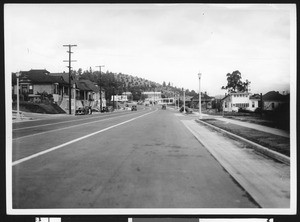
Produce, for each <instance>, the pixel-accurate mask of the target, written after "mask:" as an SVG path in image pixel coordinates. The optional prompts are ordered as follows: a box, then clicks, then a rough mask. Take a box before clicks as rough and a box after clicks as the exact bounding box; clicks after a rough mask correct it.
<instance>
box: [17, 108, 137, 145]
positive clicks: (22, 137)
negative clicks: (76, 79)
mask: <svg viewBox="0 0 300 222" xmlns="http://www.w3.org/2000/svg"><path fill="white" fill-rule="evenodd" d="M133 114H135V113H129V114H126V115H120V116H113V117H111V118H107V119H100V120H97V121H93V122H87V123H82V124H77V125H73V126H67V127H63V128H59V129H53V130H47V131H44V132H40V133H34V134H30V135H26V136H20V137H17V138H13V139H12V140H19V139H24V138H27V137H31V136H37V135H41V134H45V133H49V132H53V131H59V130H65V129H70V128H73V127H77V126H83V125H87V124H91V123H98V122H102V121H105V120H110V119H113V118H118V117H124V116H129V115H133ZM89 119H91V118H88V120H89ZM93 119H94V118H93ZM83 120H84V119H83ZM53 125H54V124H53Z"/></svg>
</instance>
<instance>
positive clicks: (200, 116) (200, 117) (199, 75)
mask: <svg viewBox="0 0 300 222" xmlns="http://www.w3.org/2000/svg"><path fill="white" fill-rule="evenodd" d="M198 77H199V119H202V115H201V73H198Z"/></svg>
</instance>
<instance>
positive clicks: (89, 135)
mask: <svg viewBox="0 0 300 222" xmlns="http://www.w3.org/2000/svg"><path fill="white" fill-rule="evenodd" d="M157 110H158V109H156V110H154V111H152V112H150V113H146V114H143V115H141V116H138V117H135V118H132V119H129V120H126V121H124V122H121V123H118V124H116V125H113V126H110V127H107V128H105V129H102V130H99V131H96V132H94V133H91V134H88V135H85V136H82V137H79V138H77V139H75V140H71V141H69V142H66V143H63V144H61V145H58V146H55V147H52V148H50V149H47V150H44V151H42V152H39V153H36V154H33V155H31V156H28V157H25V158H22V159H19V160H16V161H14V162H12V166H16V165H18V164H20V163H23V162H25V161H28V160H31V159H33V158H35V157H38V156H41V155H44V154H46V153H49V152H51V151H54V150H57V149H60V148H62V147H65V146H67V145H70V144H72V143H76V142H78V141H80V140H83V139H86V138H88V137H91V136H94V135H96V134H98V133H102V132H104V131H107V130H110V129H112V128H115V127H117V126H121V125H123V124H125V123H129V122H131V121H133V120H136V119H139V118H141V117H144V116H147V115H149V114H151V113H154V112H156V111H157Z"/></svg>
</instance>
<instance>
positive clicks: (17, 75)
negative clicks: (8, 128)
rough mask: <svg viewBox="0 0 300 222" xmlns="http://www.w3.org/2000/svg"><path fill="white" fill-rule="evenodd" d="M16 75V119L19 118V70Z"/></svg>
mask: <svg viewBox="0 0 300 222" xmlns="http://www.w3.org/2000/svg"><path fill="white" fill-rule="evenodd" d="M16 77H17V120H20V98H19V77H20V72H17V73H16Z"/></svg>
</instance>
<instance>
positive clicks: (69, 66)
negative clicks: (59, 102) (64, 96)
mask: <svg viewBox="0 0 300 222" xmlns="http://www.w3.org/2000/svg"><path fill="white" fill-rule="evenodd" d="M74 46H77V45H63V47H69V51H67V52H68V53H69V60H64V62H69V65H68V66H67V67H68V68H69V114H70V115H71V114H72V112H71V68H72V67H71V62H76V60H71V53H73V52H72V51H71V47H74ZM75 112H76V110H75Z"/></svg>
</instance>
